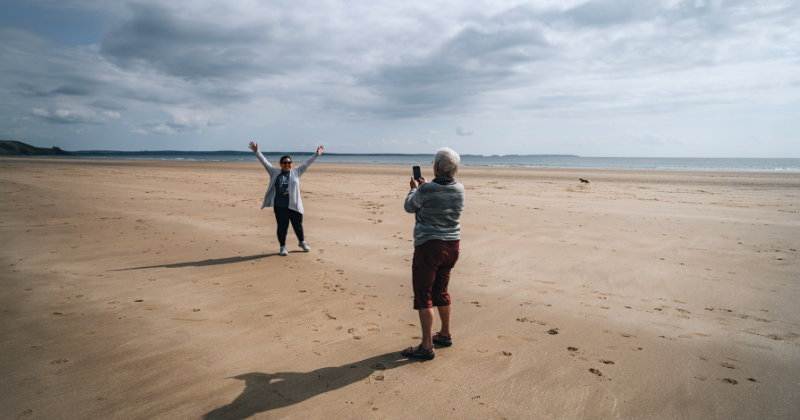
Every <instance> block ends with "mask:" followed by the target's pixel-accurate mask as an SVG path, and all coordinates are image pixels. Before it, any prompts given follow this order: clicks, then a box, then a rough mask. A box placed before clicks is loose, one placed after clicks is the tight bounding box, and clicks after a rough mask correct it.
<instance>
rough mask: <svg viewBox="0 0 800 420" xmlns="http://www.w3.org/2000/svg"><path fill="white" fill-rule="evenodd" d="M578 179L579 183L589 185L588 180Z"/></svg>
mask: <svg viewBox="0 0 800 420" xmlns="http://www.w3.org/2000/svg"><path fill="white" fill-rule="evenodd" d="M578 179H580V180H581V183H582V184H588V183H589V180H588V179H583V178H578Z"/></svg>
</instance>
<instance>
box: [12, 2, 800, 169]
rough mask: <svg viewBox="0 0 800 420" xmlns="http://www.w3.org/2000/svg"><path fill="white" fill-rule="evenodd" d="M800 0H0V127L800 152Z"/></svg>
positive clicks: (152, 137)
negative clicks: (366, 0)
mask: <svg viewBox="0 0 800 420" xmlns="http://www.w3.org/2000/svg"><path fill="white" fill-rule="evenodd" d="M798 28H800V2H798V1H797V0H785V1H781V0H774V1H773V0H763V1H758V0H749V1H722V0H690V1H682V0H665V1H651V0H619V1H617V0H600V1H584V0H574V1H572V0H559V1H529V2H523V1H504V0H500V1H482V0H453V1H430V0H426V1H417V0H405V1H402V2H399V1H369V2H359V1H352V0H351V1H337V0H313V1H312V0H286V1H284V0H275V1H256V0H244V1H233V0H228V1H213V0H187V1H183V0H170V1H163V0H135V1H132V0H102V1H92V0H24V1H17V0H3V1H2V2H0V98H2V101H0V139H12V140H20V141H24V142H27V143H30V144H34V145H37V146H42V147H51V146H59V147H61V148H63V149H66V150H85V149H113V150H163V149H174V150H246V145H247V143H248V142H249V141H252V140H254V141H257V142H259V144H260V145H261V148H262V149H264V150H275V151H281V150H292V151H294V150H306V149H308V150H313V148H314V147H315V146H316V145H319V144H323V145H325V146H326V150H327V151H331V152H339V153H353V152H356V153H365V152H373V153H374V152H378V153H381V152H383V153H395V152H396V153H427V152H431V151H434V150H435V149H436V148H438V147H441V146H450V147H452V148H454V149H456V150H457V151H459V152H461V153H471V154H512V153H517V154H553V153H569V154H578V155H581V156H655V157H669V156H674V157H691V156H695V157H800V29H798Z"/></svg>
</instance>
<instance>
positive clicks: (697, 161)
mask: <svg viewBox="0 0 800 420" xmlns="http://www.w3.org/2000/svg"><path fill="white" fill-rule="evenodd" d="M282 155H283V154H279V153H264V156H265V157H266V158H267V160H269V161H271V162H275V163H277V162H278V161H279V159H280V157H281V156H282ZM291 156H292V159H293V160H294V161H295V166H296V165H297V164H299V163H300V162H302V161H304V160H305V159H307V158H308V157H310V156H311V153H307V154H306V153H292V154H291ZM57 158H58V159H75V158H80V159H87V158H88V159H99V160H104V159H135V160H166V161H178V162H180V161H186V162H198V161H200V162H202V161H207V162H250V161H252V162H257V161H258V160H257V159H256V158H255V156H253V155H252V154H250V153H235V154H234V153H232V154H225V153H224V152H213V153H209V152H175V153H169V152H157V153H152V154H149V153H148V152H135V154H116V153H115V154H113V155H107V156H86V155H77V156H68V157H64V156H59V157H57ZM432 160H433V155H396V154H385V155H384V154H328V153H326V154H323V155H322V156H320V157H319V158H318V160H317V162H319V163H336V164H348V165H403V166H414V165H418V166H429V165H431V162H432ZM461 165H462V166H483V167H518V168H576V169H577V168H585V169H637V170H670V171H673V170H674V171H737V172H743V171H744V172H747V171H755V172H800V159H798V158H652V157H582V156H580V157H579V156H553V155H548V156H545V155H532V156H531V155H512V156H508V155H506V156H496V155H495V156H479V155H462V156H461Z"/></svg>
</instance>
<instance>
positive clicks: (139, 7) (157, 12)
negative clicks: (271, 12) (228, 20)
mask: <svg viewBox="0 0 800 420" xmlns="http://www.w3.org/2000/svg"><path fill="white" fill-rule="evenodd" d="M130 8H131V15H132V16H131V18H130V19H127V20H125V21H123V22H120V23H119V24H117V25H116V26H114V27H113V29H112V30H111V31H110V32H109V33H107V34H106V36H105V37H104V38H103V41H102V43H101V51H102V53H103V54H104V55H105V56H106V57H108V58H109V59H111V60H112V61H113V62H115V63H116V64H118V65H120V66H123V67H125V68H128V69H136V68H137V67H140V66H146V67H152V68H155V69H157V70H159V71H161V72H163V73H165V74H168V75H171V76H177V77H184V78H188V79H197V78H215V77H220V78H226V77H242V76H252V75H253V74H254V73H256V72H257V73H259V74H277V73H281V72H282V71H283V70H282V69H279V68H274V67H272V66H271V65H270V64H269V62H267V60H266V57H265V56H264V53H265V52H266V51H264V48H263V47H264V46H265V45H268V44H269V42H270V39H269V23H268V22H262V24H260V25H241V26H235V27H224V26H222V25H220V24H217V23H216V22H215V19H214V18H215V16H213V15H205V16H203V17H202V18H194V19H192V18H188V17H182V16H179V15H178V13H177V12H176V11H174V10H170V9H168V8H166V7H164V6H161V5H158V4H155V3H139V4H135V5H131V6H130ZM271 58H274V57H271Z"/></svg>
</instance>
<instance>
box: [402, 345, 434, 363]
mask: <svg viewBox="0 0 800 420" xmlns="http://www.w3.org/2000/svg"><path fill="white" fill-rule="evenodd" d="M400 354H402V355H403V356H405V357H413V358H416V359H426V360H433V358H434V357H436V354H434V352H433V347H431V349H430V350H425V349H424V348H422V344H420V345H418V346H417V348H416V349H414V347H413V346H411V347H409V348H407V349H405V350H403V351H401V352H400Z"/></svg>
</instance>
